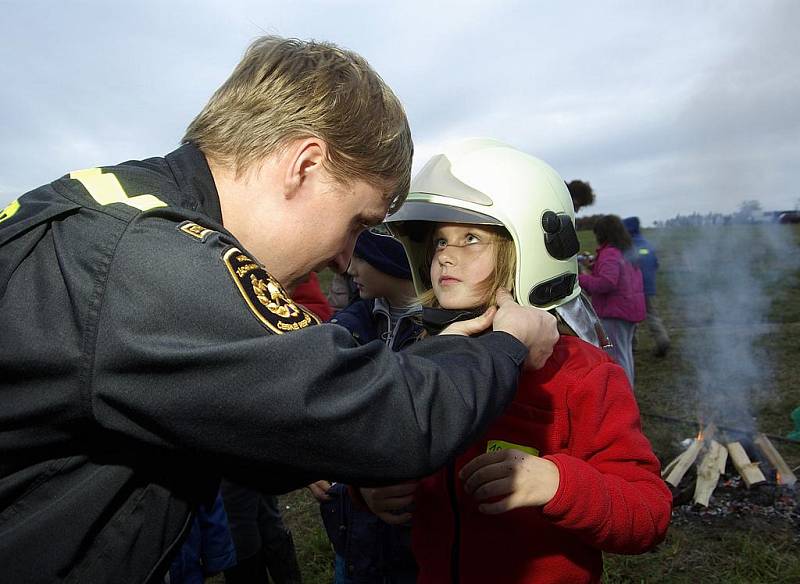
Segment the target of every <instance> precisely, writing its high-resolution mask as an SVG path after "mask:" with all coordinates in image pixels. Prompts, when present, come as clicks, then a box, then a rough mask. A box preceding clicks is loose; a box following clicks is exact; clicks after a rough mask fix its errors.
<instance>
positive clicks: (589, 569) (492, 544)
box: [362, 140, 671, 584]
mask: <svg viewBox="0 0 800 584" xmlns="http://www.w3.org/2000/svg"><path fill="white" fill-rule="evenodd" d="M387 221H388V225H389V228H390V230H391V231H392V232H393V233H395V234H396V235H397V237H398V238H399V239H400V240H401V241H402V242H403V244H404V246H405V247H406V252H407V254H408V256H409V260H410V264H411V266H412V273H413V276H414V283H415V286H416V289H417V291H418V293H420V298H421V299H422V301H423V305H424V306H426V307H425V308H424V312H423V319H424V321H425V323H426V324H428V323H432V325H431V326H432V328H433V329H434V330H437V329H438V328H439V327H441V326H442V324H444V323H447V322H450V321H453V320H457V319H460V318H462V317H466V316H469V315H471V314H472V312H473V311H476V310H477V311H482V310H483V309H485V308H486V307H487V306H490V305H492V304H493V303H495V301H496V300H495V298H496V297H499V296H502V295H503V294H506V293H507V292H505V291H504V290H503V289H504V288H505V289H506V290H510V291H512V293H513V295H514V297H515V299H516V300H517V302H520V303H522V304H528V305H534V306H539V307H541V308H543V309H547V310H554V311H555V312H556V313H557V315H558V316H559V317H560V321H561V325H562V327H563V334H562V337H561V339H560V341H559V342H558V343H557V344H556V346H555V348H554V351H553V355H552V356H551V358H550V359H549V361H548V362H547V364H546V365H545V367H544V368H542V369H540V370H534V369H526V370H524V371H523V373H522V375H521V377H520V381H519V388H518V391H517V395H516V398H515V400H514V402H513V403H512V404H511V405H510V406H509V408H508V409H507V410H506V412H505V413H504V414H503V415H502V416H501V417H500V418H499V419H496V420H495V421H494V422H493V423H492V424H491V425H490V427H489V428H488V430H487V432H486V434H485V435H484V437H483V438H482V439H481V440H480V441H478V442H477V443H475V444H473V445H472V446H471V447H470V448H469V449H468V450H467V451H466V452H464V453H463V454H461V455H460V456H458V457H457V458H456V459H455V460H453V461H452V462H451V463H450V464H449V465H448V466H447V467H446V468H444V469H442V470H440V471H439V472H437V473H436V474H434V475H432V476H430V477H427V478H425V479H424V480H422V481H420V483H419V485H418V486H417V488H416V490H414V492H413V494H411V495H408V494H400V495H398V490H397V489H396V488H395V487H385V488H382V489H362V493H363V494H364V498H365V501H366V502H367V504H368V505H369V506H370V508H371V509H372V510H373V511H374V512H375V513H376V514H378V515H379V516H380V517H381V518H383V519H384V520H386V521H387V522H390V523H396V522H400V521H407V520H408V519H411V518H413V520H412V531H413V533H412V535H413V550H414V555H415V557H416V559H417V563H418V565H419V570H420V572H419V577H418V582H420V583H421V584H427V583H440V582H457V583H476V584H477V583H481V584H483V583H486V582H492V583H497V584H503V583H522V582H545V583H546V582H570V583H580V582H599V581H600V578H601V575H602V562H603V560H602V552H603V551H608V552H614V553H628V554H634V553H642V552H644V551H647V550H649V549H650V548H652V547H653V546H655V545H656V544H657V543H658V542H660V541H661V540H662V539H663V538H664V536H665V534H666V530H667V526H668V524H669V519H670V512H671V496H670V492H669V491H668V489H667V488H666V486H665V485H664V483H663V481H662V480H661V478H660V476H659V463H658V460H657V459H656V457H655V455H654V454H653V452H652V449H651V447H650V444H649V442H648V441H647V439H646V438H645V436H644V435H643V434H642V432H641V429H640V422H639V413H638V409H637V406H636V402H635V400H634V397H633V393H632V391H631V389H630V385H629V383H628V380H627V378H626V376H625V372H624V371H623V370H622V368H621V367H620V366H619V365H617V364H615V363H614V362H613V361H612V360H611V359H610V358H609V357H608V356H607V355H605V354H604V353H603V352H602V351H601V350H600V349H598V348H597V347H595V346H592V345H591V344H589V343H587V342H584V341H583V340H581V339H580V338H578V337H577V336H575V331H576V330H578V331H589V330H591V327H590V326H588V327H587V326H584V325H585V323H586V322H587V320H590V318H589V317H588V316H586V315H585V314H584V315H583V316H582V312H583V311H582V310H581V304H580V303H581V296H580V289H579V287H578V286H577V279H576V276H577V261H576V259H575V254H576V253H577V251H578V241H577V235H576V233H575V229H574V212H573V210H572V204H571V202H570V199H569V193H568V192H567V189H566V187H565V186H564V182H563V181H562V180H561V179H560V177H559V176H558V175H557V174H556V173H555V171H553V170H552V169H551V168H550V167H549V166H547V165H546V164H544V163H543V162H541V161H539V160H537V159H534V158H532V157H530V156H527V155H526V154H524V153H522V152H519V151H517V150H514V149H512V148H510V147H508V146H506V145H503V144H501V143H498V142H495V141H491V140H470V141H466V142H464V143H462V144H460V145H458V146H456V147H454V148H453V149H452V150H451V151H449V152H447V153H446V154H442V155H439V156H436V157H434V158H433V159H432V160H430V161H429V162H428V164H427V165H426V166H425V167H424V168H423V169H422V170H421V171H420V173H419V174H418V175H417V177H416V178H415V180H414V182H413V183H412V186H411V193H410V195H409V197H408V199H407V202H406V203H405V205H404V206H403V207H402V208H401V209H400V210H399V211H398V212H397V213H396V214H394V215H392V216H390V217H389V218H388V220H387ZM570 323H572V324H570ZM573 325H574V326H573ZM587 338H589V337H588V336H587ZM593 340H595V339H593ZM487 390H490V388H487ZM411 501H413V504H414V507H413V510H411V511H409V510H408V508H407V506H408V504H409V503H410V502H411Z"/></svg>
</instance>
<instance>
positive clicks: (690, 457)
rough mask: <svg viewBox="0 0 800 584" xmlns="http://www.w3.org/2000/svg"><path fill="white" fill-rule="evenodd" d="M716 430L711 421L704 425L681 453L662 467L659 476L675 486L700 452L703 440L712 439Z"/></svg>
mask: <svg viewBox="0 0 800 584" xmlns="http://www.w3.org/2000/svg"><path fill="white" fill-rule="evenodd" d="M716 431H717V427H716V426H715V425H714V424H713V423H711V424H709V425H708V426H706V427H705V429H704V430H703V431H702V432H700V434H699V435H698V436H697V438H695V439H694V440H693V441H692V443H691V444H689V447H688V448H687V449H686V450H684V451H683V454H681V455H680V456H678V457H677V458H676V459H675V460H673V461H672V462H670V463H669V464H668V465H667V466H665V467H664V470H663V471H662V472H661V476H662V477H666V478H664V480H665V481H667V482H668V483H669V484H670V485H672V486H673V487H677V486H678V484H679V483H680V482H681V479H682V478H683V475H685V474H686V471H687V470H689V469H690V468H691V466H692V465H693V464H694V461H695V460H697V455H698V454H700V451H701V450H702V449H703V445H704V444H705V441H706V440H712V438H713V437H714V433H715V432H716Z"/></svg>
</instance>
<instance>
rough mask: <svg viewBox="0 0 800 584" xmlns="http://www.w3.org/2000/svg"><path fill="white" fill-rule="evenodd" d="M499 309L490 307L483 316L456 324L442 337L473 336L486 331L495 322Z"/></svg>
mask: <svg viewBox="0 0 800 584" xmlns="http://www.w3.org/2000/svg"><path fill="white" fill-rule="evenodd" d="M496 312H497V308H496V307H494V306H490V307H489V308H488V309H487V310H486V312H484V313H483V314H482V315H480V316H478V317H475V318H471V319H470V320H462V321H461V322H454V323H453V324H451V325H449V326H448V327H447V328H445V329H444V330H443V331H442V332H441V333H439V334H441V335H466V336H472V335H476V334H478V333H480V332H483V331H485V330H486V329H488V328H489V327H490V326H492V322H493V321H494V315H495V313H496Z"/></svg>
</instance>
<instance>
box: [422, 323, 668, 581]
mask: <svg viewBox="0 0 800 584" xmlns="http://www.w3.org/2000/svg"><path fill="white" fill-rule="evenodd" d="M489 440H502V441H505V442H510V443H512V444H515V445H521V446H526V447H533V448H536V449H538V450H539V456H543V457H544V458H546V459H548V460H551V461H552V462H553V463H555V464H556V465H557V466H558V470H559V473H560V475H561V478H560V484H559V487H558V491H557V492H556V494H555V496H554V497H553V499H552V500H551V501H550V502H549V503H548V504H547V505H545V506H544V507H538V508H524V509H515V510H513V511H508V512H506V513H502V514H500V515H484V514H482V513H480V512H479V511H478V508H477V505H478V504H477V503H476V502H475V501H474V500H473V499H472V498H471V497H470V496H468V495H466V494H465V492H464V488H463V483H462V482H461V481H460V480H459V479H458V471H459V470H460V469H461V467H462V466H464V464H466V463H467V462H468V461H469V460H471V459H473V458H474V457H476V456H478V455H479V454H482V453H484V452H486V451H487V443H488V441H489ZM453 477H454V478H453ZM451 489H452V491H453V492H454V495H455V498H453V497H451V495H450V492H451ZM671 503H672V499H671V495H670V492H669V490H668V489H667V487H666V486H665V484H664V482H663V481H662V480H661V478H660V476H659V463H658V460H657V459H656V457H655V455H654V454H653V451H652V449H651V447H650V443H649V442H648V440H647V438H645V436H644V434H642V432H641V427H640V423H639V411H638V408H637V406H636V401H635V400H634V397H633V392H632V391H631V388H630V385H629V384H628V380H627V378H626V377H625V373H624V371H623V370H622V368H621V367H619V366H618V365H616V364H614V363H613V362H612V361H611V359H610V358H609V357H607V356H606V355H605V353H603V352H602V351H600V350H599V349H596V348H595V347H593V346H591V345H589V344H588V343H585V342H583V341H581V340H579V339H577V338H575V337H566V336H565V337H562V338H561V340H560V341H559V342H558V343H557V344H556V346H555V349H554V352H553V356H552V357H551V358H550V359H549V360H548V362H547V364H546V365H545V367H544V368H542V369H540V370H538V371H531V372H528V373H526V374H524V375H523V377H522V378H521V380H520V386H519V389H518V390H517V395H516V397H515V399H514V402H513V403H512V404H511V405H510V406H509V408H508V409H507V410H506V412H505V413H504V414H503V415H502V416H501V417H500V418H498V419H497V420H495V422H494V423H493V424H492V426H491V427H490V428H489V431H488V432H487V433H486V435H485V436H484V437H483V438H482V439H481V440H480V441H478V442H477V443H475V444H473V445H472V446H471V447H470V448H469V449H468V450H467V451H466V452H465V453H464V454H462V455H461V456H459V457H458V458H457V459H456V461H455V466H453V465H452V464H451V465H449V466H448V467H447V468H445V469H442V470H440V471H439V472H437V473H436V474H434V475H433V476H430V477H428V478H426V479H424V480H423V481H422V482H421V483H420V486H419V488H418V489H417V492H416V499H415V511H414V519H413V536H412V537H413V549H414V555H415V556H416V558H417V562H418V563H419V567H420V575H419V579H418V584H427V583H436V584H441V583H443V582H444V583H446V582H456V581H457V582H461V583H465V584H466V583H476V584H478V583H480V584H485V583H487V582H492V583H497V584H502V583H511V582H514V583H520V582H537V583H545V582H569V583H571V584H572V583H580V582H599V581H600V577H601V575H602V568H603V558H602V553H601V550H603V551H609V552H614V553H622V554H636V553H641V552H644V551H647V550H649V549H650V548H652V547H653V546H655V545H656V544H657V543H659V542H660V541H662V540H663V538H664V536H665V535H666V531H667V526H668V524H669V520H670V511H671ZM454 509H455V510H456V512H454ZM456 564H457V570H458V572H459V575H458V577H459V579H458V580H456V579H455V578H456V576H455V575H454V573H453V566H455V565H456Z"/></svg>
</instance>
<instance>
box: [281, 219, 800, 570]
mask: <svg viewBox="0 0 800 584" xmlns="http://www.w3.org/2000/svg"><path fill="white" fill-rule="evenodd" d="M770 228H771V229H776V230H780V233H781V234H783V235H786V236H788V240H789V241H790V243H789V244H786V243H782V244H781V246H782V247H780V248H778V249H777V251H776V250H775V249H774V248H775V245H777V244H770V245H767V244H766V243H765V233H764V232H761V231H757V230H756V229H755V228H752V227H738V226H737V227H728V228H719V227H718V228H707V229H703V230H701V229H682V230H661V231H648V232H646V233H645V236H646V237H648V238H649V239H650V240H651V242H653V243H657V244H658V249H659V255H660V259H661V265H662V269H661V270H660V271H659V275H658V285H659V296H658V299H659V307H660V309H661V313H662V317H663V319H664V321H665V324H666V325H667V328H668V330H669V332H670V335H671V337H672V343H673V349H672V350H671V351H670V352H669V353H668V355H667V356H666V357H665V358H661V359H659V358H656V357H654V356H653V355H652V348H653V345H652V341H651V339H650V338H649V336H648V334H647V333H646V331H641V332H640V334H639V343H638V347H637V351H636V376H637V379H636V396H637V399H638V401H639V405H640V409H641V411H642V423H643V426H644V430H645V433H646V434H647V435H648V437H649V438H650V440H651V442H652V443H653V447H654V449H655V451H656V453H657V454H658V456H659V458H660V459H661V460H662V462H666V461H668V460H671V459H672V458H673V457H674V456H675V455H677V454H678V453H679V452H680V450H681V446H680V441H681V440H683V439H684V438H687V437H690V436H694V435H695V434H696V433H697V430H698V426H699V425H700V422H699V421H698V415H699V414H700V415H706V416H708V415H709V412H708V411H707V410H708V406H707V403H708V402H709V401H713V400H714V399H717V398H719V396H720V395H722V396H724V395H725V394H724V391H725V388H724V387H720V388H701V387H698V384H697V381H696V380H697V378H698V371H696V369H697V368H698V365H697V360H696V359H695V358H694V357H695V356H696V355H694V354H693V353H697V351H698V349H697V347H700V351H701V352H702V353H703V354H704V356H705V358H706V359H707V360H708V362H709V363H711V362H712V361H713V360H715V359H717V355H714V354H711V353H713V352H714V349H713V347H714V345H713V343H712V342H711V340H710V336H709V335H710V334H711V331H712V330H722V333H723V334H724V335H728V338H729V339H730V340H731V342H734V341H736V339H737V338H740V337H742V336H747V335H750V336H749V337H748V338H752V340H753V354H754V355H755V356H756V358H757V362H759V363H760V364H759V366H758V367H759V369H758V371H759V372H761V373H762V375H761V376H760V377H759V378H758V379H757V381H753V380H749V381H748V384H746V387H745V393H746V396H747V397H749V400H748V401H749V403H750V405H751V407H752V410H751V411H750V412H749V415H750V416H751V419H752V420H753V424H754V426H755V427H756V428H757V429H758V430H760V431H762V432H767V433H770V434H775V435H778V436H785V435H786V433H787V432H789V431H790V430H792V424H791V421H790V419H789V412H790V411H791V410H792V409H794V408H795V407H797V406H800V381H798V375H797V373H796V369H795V367H796V365H797V364H798V363H800V269H797V267H796V266H797V265H798V264H797V260H796V259H795V257H797V256H800V228H799V227H798V226H794V227H788V226H771V227H770ZM720 229H727V230H728V231H726V232H724V237H723V239H721V240H719V239H716V240H712V241H709V240H707V239H706V238H705V236H706V235H708V234H709V233H712V235H713V234H714V233H716V234H717V235H719V234H720V233H722V232H719V231H716V232H714V231H711V232H709V230H720ZM580 235H581V243H582V249H584V250H593V249H594V247H595V245H594V240H593V236H592V234H591V233H590V232H581V234H580ZM766 235H769V234H766ZM715 246H716V247H715ZM709 248H710V249H709ZM686 252H688V256H687V255H686ZM708 252H711V253H713V254H715V257H716V260H715V264H714V267H712V268H704V267H703V266H702V265H700V266H697V265H694V266H693V265H692V264H691V262H689V263H688V264H687V257H688V258H690V259H691V258H693V257H695V256H702V255H703V254H707V253H708ZM745 254H750V255H747V258H748V261H750V263H751V264H752V265H750V264H748V265H750V268H751V269H752V271H753V272H754V273H753V274H752V275H753V276H754V278H755V280H756V282H758V283H761V284H763V291H762V293H761V295H764V296H766V297H767V298H768V300H769V301H768V302H767V303H766V304H764V305H758V299H757V298H756V296H758V295H757V294H756V292H757V291H756V290H752V289H751V290H746V291H745V292H746V293H748V294H751V295H752V296H753V297H752V299H749V297H747V296H745V297H744V298H743V302H741V303H740V304H737V303H736V302H732V301H731V295H733V294H735V293H736V291H737V290H738V286H737V284H736V282H739V281H742V280H741V278H736V279H734V280H733V283H728V287H727V289H726V288H723V289H721V290H720V289H717V288H715V286H714V283H715V282H719V281H724V275H725V274H728V273H729V272H730V271H731V270H732V269H733V266H734V265H736V264H739V267H741V264H743V263H744V264H747V262H745V261H744V260H743V259H742V258H743V257H744V256H745ZM752 254H755V255H754V256H753V255H752ZM792 265H793V266H795V267H792ZM697 276H703V277H705V278H706V279H707V281H705V282H704V281H702V280H701V281H698V279H697ZM323 281H325V278H324V277H323ZM688 283H691V284H692V285H688ZM751 305H753V306H755V305H758V313H759V314H758V315H757V318H756V319H754V316H753V314H751V313H750V311H749V309H748V307H749V306H751ZM729 306H730V307H731V308H730V309H728V308H727V307H729ZM720 308H721V310H719V309H720ZM713 314H718V315H719V314H721V315H722V316H723V319H722V320H723V322H722V323H721V324H720V323H716V324H715V322H714V318H713ZM717 327H722V328H721V329H718V328H717ZM707 338H708V339H709V341H708V344H704V340H705V339H707ZM701 368H702V367H701ZM712 391H713V392H723V393H721V394H718V395H714V394H711V393H710V392H712ZM736 414H737V415H736V416H734V418H735V420H736V421H737V422H740V420H741V412H737V413H736ZM663 416H667V417H671V418H675V419H678V420H685V422H676V421H666V420H664V419H663ZM718 416H719V417H718V418H716V419H717V420H718V422H719V423H725V422H729V421H730V420H726V417H725V414H724V413H718ZM734 418H732V419H734ZM776 446H777V447H778V448H779V450H780V451H781V453H782V454H783V456H784V457H785V458H786V460H787V462H788V463H789V465H790V466H791V467H793V468H794V467H797V466H798V465H800V445H797V444H787V443H783V442H776ZM281 501H282V503H283V505H284V513H285V519H286V521H287V523H288V524H289V525H290V526H291V528H292V530H293V533H294V538H295V542H296V544H297V547H298V554H299V560H300V564H301V567H302V570H303V576H304V579H305V582H306V583H307V584H317V583H319V584H323V583H326V582H331V581H332V570H331V561H332V554H331V551H330V548H329V546H328V543H327V540H326V538H325V535H324V532H323V531H322V527H321V522H320V520H319V513H318V507H317V505H316V503H315V502H314V500H313V499H312V497H311V496H310V494H309V493H308V492H307V491H304V490H303V491H296V492H294V493H290V494H288V495H286V496H284V497H282V499H281ZM713 504H714V500H713V499H712V506H713ZM799 546H800V524H798V523H797V522H795V523H794V524H793V523H791V522H789V521H787V520H774V519H773V520H767V519H764V518H760V517H756V516H748V515H747V514H744V515H741V516H733V515H729V516H721V517H705V518H703V519H702V520H697V521H680V522H677V521H676V522H674V523H673V526H672V527H671V528H670V532H669V535H668V537H667V540H666V541H665V542H664V543H663V544H661V545H660V546H658V548H657V549H655V550H654V551H652V552H650V553H647V554H644V555H642V556H634V557H629V556H615V555H611V554H607V555H606V573H605V581H607V582H630V583H634V582H636V583H640V582H653V583H655V582H659V583H661V582H668V583H676V584H678V583H684V582H685V583H690V582H691V583H693V582H702V581H705V582H732V583H742V584H744V583H748V584H749V583H772V582H774V583H792V582H800V553H799V552H798V549H800V547H799Z"/></svg>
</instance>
